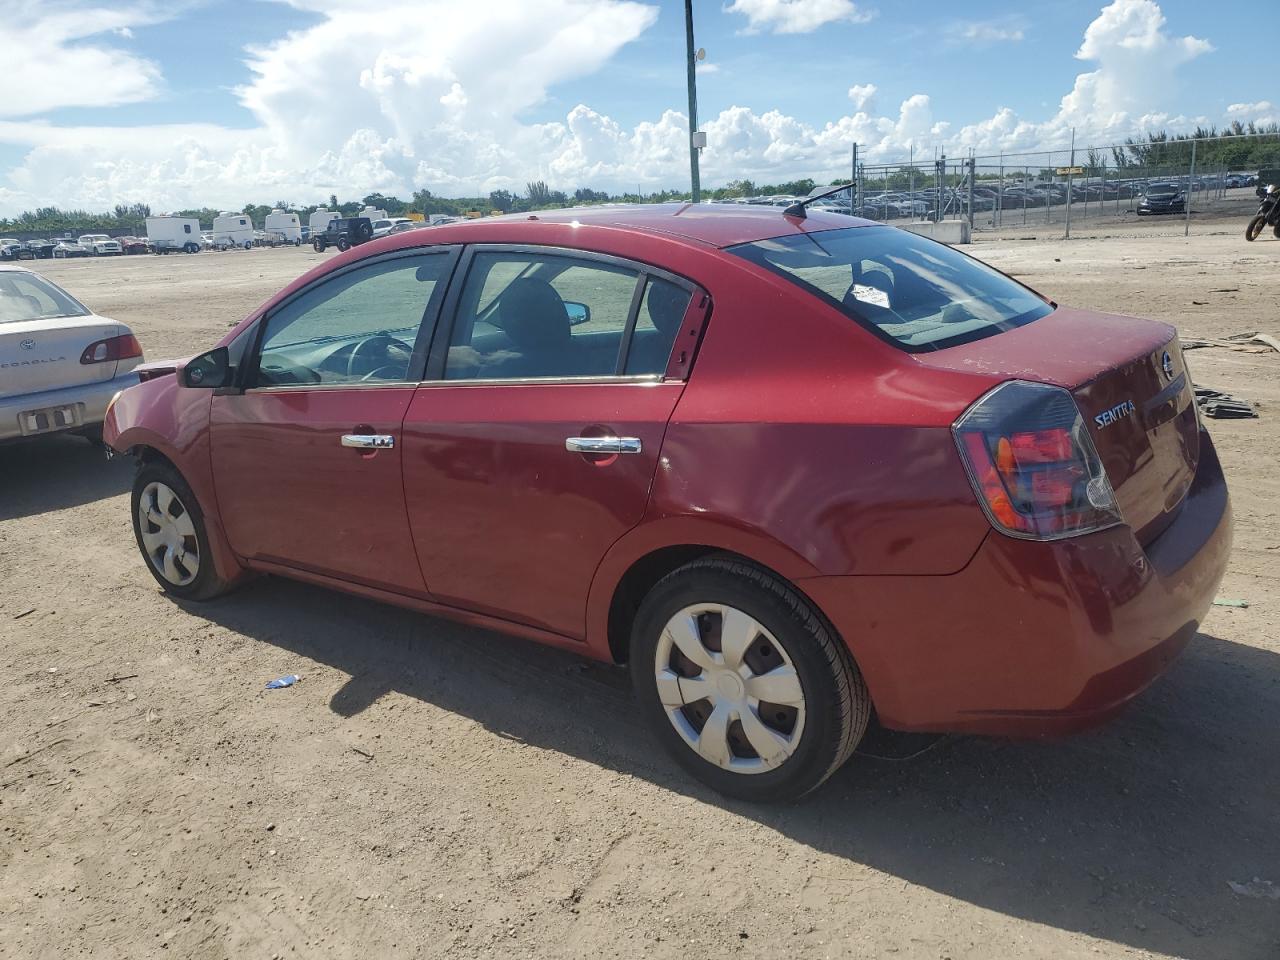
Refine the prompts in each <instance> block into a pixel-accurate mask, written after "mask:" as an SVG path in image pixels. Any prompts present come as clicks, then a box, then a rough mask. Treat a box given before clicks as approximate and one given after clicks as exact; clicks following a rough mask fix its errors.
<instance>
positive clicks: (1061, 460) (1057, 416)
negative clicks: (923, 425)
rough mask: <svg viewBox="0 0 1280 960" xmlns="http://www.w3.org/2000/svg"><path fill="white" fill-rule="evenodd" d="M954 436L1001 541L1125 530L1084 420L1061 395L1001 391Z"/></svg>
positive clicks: (1020, 385) (1039, 386) (1057, 391)
mask: <svg viewBox="0 0 1280 960" xmlns="http://www.w3.org/2000/svg"><path fill="white" fill-rule="evenodd" d="M952 433H953V434H954V435H955V439H956V446H957V447H959V449H960V459H961V460H963V461H964V465H965V469H966V470H968V472H969V480H970V482H971V483H972V484H973V489H974V492H975V493H976V494H977V496H978V502H979V503H981V504H982V506H983V508H984V509H985V510H986V512H987V516H988V517H989V518H990V519H991V522H992V524H993V525H994V526H995V527H996V529H997V530H1000V531H1001V532H1002V533H1007V534H1008V535H1009V536H1012V537H1021V538H1024V539H1032V540H1055V539H1059V538H1061V537H1070V536H1075V535H1077V534H1081V533H1089V532H1092V531H1095V530H1101V529H1103V528H1104V527H1110V526H1114V525H1115V524H1118V523H1122V522H1123V518H1122V517H1121V516H1120V508H1119V507H1118V506H1117V505H1116V497H1115V492H1114V491H1113V490H1112V489H1111V481H1110V480H1108V479H1107V474H1106V471H1105V470H1104V469H1103V466H1102V460H1101V459H1100V458H1099V457H1098V452H1097V450H1096V449H1095V448H1094V446H1093V440H1092V438H1090V436H1089V433H1088V431H1087V430H1086V428H1085V425H1084V418H1083V417H1081V416H1080V410H1079V408H1077V407H1076V402H1075V400H1074V399H1072V397H1071V394H1070V393H1068V392H1067V391H1066V390H1063V389H1062V388H1061V387H1053V386H1049V385H1048V384H1043V383H1030V382H1027V381H1025V380H1010V381H1009V382H1008V383H1002V384H1000V386H998V387H996V388H995V389H994V390H992V391H990V392H989V393H987V394H986V395H985V396H983V397H981V398H980V399H979V400H978V401H977V402H976V403H974V405H973V406H972V407H970V408H969V409H968V410H967V411H966V412H965V414H964V416H962V417H961V418H960V419H959V420H957V421H956V423H955V426H954V427H952Z"/></svg>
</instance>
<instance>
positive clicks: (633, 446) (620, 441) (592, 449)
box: [564, 437, 640, 454]
mask: <svg viewBox="0 0 1280 960" xmlns="http://www.w3.org/2000/svg"><path fill="white" fill-rule="evenodd" d="M564 448H565V449H566V450H568V451H569V452H570V453H605V454H609V453H639V452H640V438H639V437H568V438H566V440H565V442H564Z"/></svg>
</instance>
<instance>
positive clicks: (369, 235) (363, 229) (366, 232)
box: [356, 222, 373, 243]
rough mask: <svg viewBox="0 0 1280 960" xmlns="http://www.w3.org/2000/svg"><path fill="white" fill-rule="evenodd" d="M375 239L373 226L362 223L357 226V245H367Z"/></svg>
mask: <svg viewBox="0 0 1280 960" xmlns="http://www.w3.org/2000/svg"><path fill="white" fill-rule="evenodd" d="M372 239H373V224H372V223H367V222H361V223H358V224H356V243H365V242H366V241H368V240H372Z"/></svg>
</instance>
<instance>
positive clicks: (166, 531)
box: [138, 481, 200, 587]
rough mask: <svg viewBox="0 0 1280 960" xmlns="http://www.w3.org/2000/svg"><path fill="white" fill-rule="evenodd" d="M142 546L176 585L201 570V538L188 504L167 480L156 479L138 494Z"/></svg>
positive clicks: (148, 557)
mask: <svg viewBox="0 0 1280 960" xmlns="http://www.w3.org/2000/svg"><path fill="white" fill-rule="evenodd" d="M138 529H139V530H140V531H141V533H142V549H143V552H144V553H145V554H146V555H147V561H148V562H149V563H150V564H151V566H152V567H154V568H155V571H156V572H157V573H159V574H160V576H162V577H164V578H165V580H167V581H168V582H169V583H172V584H173V585H174V586H176V587H185V586H186V585H187V584H189V583H190V582H191V581H192V580H194V579H195V578H196V576H197V575H198V574H199V573H200V541H199V540H198V539H197V538H196V526H195V523H194V522H193V521H192V519H191V514H190V513H188V512H187V508H186V505H185V504H183V502H182V501H181V500H179V499H178V495H177V494H176V493H174V492H173V489H172V488H171V487H169V486H168V485H167V484H163V483H160V482H159V481H153V482H152V483H148V484H147V485H146V486H145V487H143V489H142V496H140V497H139V498H138Z"/></svg>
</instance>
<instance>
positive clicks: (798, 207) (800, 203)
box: [782, 181, 853, 220]
mask: <svg viewBox="0 0 1280 960" xmlns="http://www.w3.org/2000/svg"><path fill="white" fill-rule="evenodd" d="M845 190H848V191H849V210H850V211H852V210H853V181H850V182H849V183H842V184H841V185H840V186H838V187H832V188H831V189H830V190H827V191H826V192H825V193H818V194H814V195H813V196H812V197H805V198H804V199H803V200H797V201H796V202H795V203H793V204H791V206H789V207H787V208H786V209H785V210H783V211H782V215H783V216H784V217H799V218H800V219H801V220H803V219H804V218H805V217H807V216H808V214H807V213H806V212H805V209H804V208H805V207H807V206H808V205H809V204H811V203H813V201H815V200H821V199H822V198H823V197H829V196H831V195H832V194H833V193H842V192H844V191H845Z"/></svg>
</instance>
